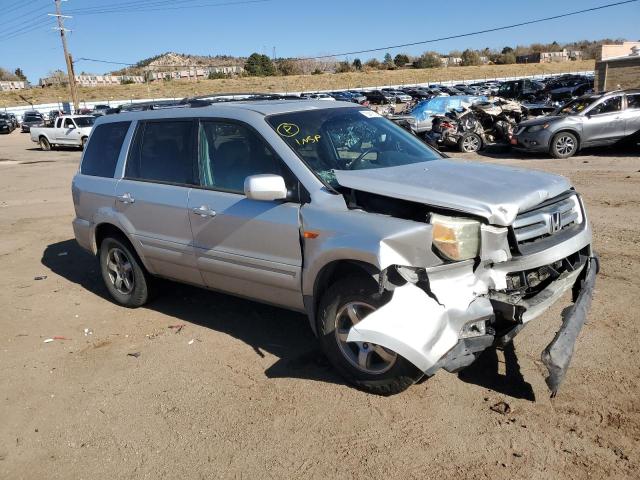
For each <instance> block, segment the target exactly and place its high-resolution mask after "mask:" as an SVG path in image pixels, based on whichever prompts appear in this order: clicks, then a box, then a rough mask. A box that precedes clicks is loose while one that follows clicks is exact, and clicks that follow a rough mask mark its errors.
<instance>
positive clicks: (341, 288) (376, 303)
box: [318, 276, 423, 395]
mask: <svg viewBox="0 0 640 480" xmlns="http://www.w3.org/2000/svg"><path fill="white" fill-rule="evenodd" d="M385 300H386V298H384V296H383V295H381V294H380V293H379V292H378V287H377V284H376V282H375V281H374V280H373V279H372V278H370V277H365V276H362V277H350V278H345V279H343V280H340V281H338V282H336V283H335V284H334V285H332V286H331V287H330V288H329V289H328V290H327V291H326V292H325V293H324V295H323V296H322V298H321V300H320V307H319V309H318V334H319V336H320V343H321V345H322V349H323V351H324V353H325V354H326V356H327V358H328V359H329V361H330V362H331V364H332V365H333V366H334V367H335V368H336V369H337V370H338V372H340V374H341V375H342V376H343V377H344V378H345V379H346V380H347V381H349V382H350V383H352V384H354V385H356V386H358V387H360V388H362V389H364V390H366V391H369V392H371V393H375V394H378V395H391V394H395V393H400V392H402V391H403V390H406V389H407V388H408V387H410V386H411V385H413V384H414V383H415V382H416V381H417V380H419V379H420V378H421V377H422V376H423V373H422V372H421V371H420V370H418V369H417V368H416V367H415V366H414V365H413V364H411V363H410V362H409V361H408V360H406V359H405V358H403V357H402V356H400V355H399V354H397V353H396V352H393V351H392V350H389V349H387V348H385V347H382V346H380V345H376V344H373V343H368V342H348V341H347V337H348V335H349V330H350V329H351V327H353V326H354V325H356V324H357V323H359V322H360V321H362V320H363V319H364V318H365V317H366V316H367V315H368V314H370V313H371V312H373V311H374V310H376V309H378V308H379V307H381V306H382V305H383V304H384V303H385Z"/></svg>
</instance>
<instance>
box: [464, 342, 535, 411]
mask: <svg viewBox="0 0 640 480" xmlns="http://www.w3.org/2000/svg"><path fill="white" fill-rule="evenodd" d="M502 352H503V354H504V364H505V373H504V375H502V374H500V373H499V364H500V359H499V358H498V351H497V349H495V348H488V349H487V350H485V351H484V352H483V353H482V354H481V355H480V357H479V358H478V359H477V360H476V361H475V362H474V363H472V364H471V365H470V366H468V367H467V368H465V369H464V370H462V371H460V372H459V373H458V378H459V379H460V380H462V381H463V382H466V383H472V384H474V385H478V386H481V387H485V388H489V389H491V390H493V391H495V392H498V393H502V394H504V395H509V396H510V397H513V398H521V399H524V400H529V401H532V402H533V401H535V399H536V396H535V394H534V392H533V388H532V386H531V384H529V383H528V382H527V381H525V379H524V377H523V376H522V373H521V372H520V364H519V363H518V356H517V355H516V350H515V347H514V345H513V342H511V343H508V344H507V345H505V346H504V348H503V350H502Z"/></svg>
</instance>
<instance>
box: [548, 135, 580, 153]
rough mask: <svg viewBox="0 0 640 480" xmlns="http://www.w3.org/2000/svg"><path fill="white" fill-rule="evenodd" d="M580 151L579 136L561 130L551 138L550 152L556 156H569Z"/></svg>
mask: <svg viewBox="0 0 640 480" xmlns="http://www.w3.org/2000/svg"><path fill="white" fill-rule="evenodd" d="M577 151H578V138H577V137H576V136H575V135H574V134H573V133H569V132H560V133H558V134H556V135H555V136H554V137H553V138H552V139H551V147H550V149H549V153H551V156H552V157H554V158H569V157H571V156H573V155H574V154H575V153H576V152H577Z"/></svg>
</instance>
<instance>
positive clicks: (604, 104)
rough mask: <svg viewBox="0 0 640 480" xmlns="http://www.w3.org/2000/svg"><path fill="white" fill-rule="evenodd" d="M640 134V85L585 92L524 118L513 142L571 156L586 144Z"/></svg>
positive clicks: (519, 146)
mask: <svg viewBox="0 0 640 480" xmlns="http://www.w3.org/2000/svg"><path fill="white" fill-rule="evenodd" d="M639 134H640V90H638V89H636V90H626V91H616V92H610V93H604V94H602V93H601V94H593V95H584V96H582V97H580V98H577V99H575V100H573V101H571V102H569V103H567V104H566V105H564V106H562V107H560V108H558V109H557V110H556V111H555V112H554V113H553V114H551V115H549V116H543V117H538V118H535V119H532V120H527V121H525V122H522V123H520V125H518V129H517V131H516V134H515V135H514V136H513V138H512V139H511V144H512V145H513V146H514V147H515V148H516V149H519V150H528V151H531V152H549V153H550V154H551V156H553V157H555V158H569V157H571V156H572V155H574V154H576V153H577V152H578V151H579V150H580V149H582V148H587V147H598V146H605V145H613V144H614V143H616V142H620V141H621V140H634V139H635V141H636V143H637V142H638V135H639Z"/></svg>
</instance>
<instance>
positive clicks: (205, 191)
mask: <svg viewBox="0 0 640 480" xmlns="http://www.w3.org/2000/svg"><path fill="white" fill-rule="evenodd" d="M199 152H200V153H199V160H198V164H199V170H200V185H201V186H200V188H197V189H196V188H194V189H193V190H192V192H191V195H190V197H189V215H190V216H191V227H192V229H193V240H194V246H195V253H196V258H197V263H198V267H199V268H200V271H201V272H202V276H203V279H204V281H205V283H206V284H207V285H208V286H209V287H211V288H214V289H217V290H222V291H226V292H229V293H233V294H235V295H240V296H246V297H251V298H254V299H258V300H262V301H264V302H268V303H272V304H276V305H282V306H285V307H289V308H294V309H302V308H303V304H302V293H301V281H300V275H301V269H302V252H301V246H300V226H299V209H300V204H299V202H298V201H297V193H296V192H297V180H296V179H295V178H294V177H293V175H292V174H291V173H290V172H289V170H288V169H287V168H286V166H285V165H284V163H283V162H282V161H281V160H280V159H279V158H278V157H277V156H276V155H275V153H274V152H273V151H272V150H271V149H270V148H269V146H268V145H267V143H266V142H265V141H264V140H263V139H262V137H261V136H260V135H259V134H258V133H257V132H255V131H254V130H253V129H251V128H250V127H249V126H247V125H245V124H243V123H239V122H235V121H228V120H213V121H211V120H203V121H202V122H201V123H200V131H199ZM260 173H273V174H277V175H282V176H283V177H284V178H285V182H286V183H287V185H288V186H289V189H290V191H291V192H292V198H295V199H296V200H292V201H257V200H250V199H248V198H247V197H246V196H245V195H244V180H245V178H246V177H248V176H250V175H256V174H260Z"/></svg>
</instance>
